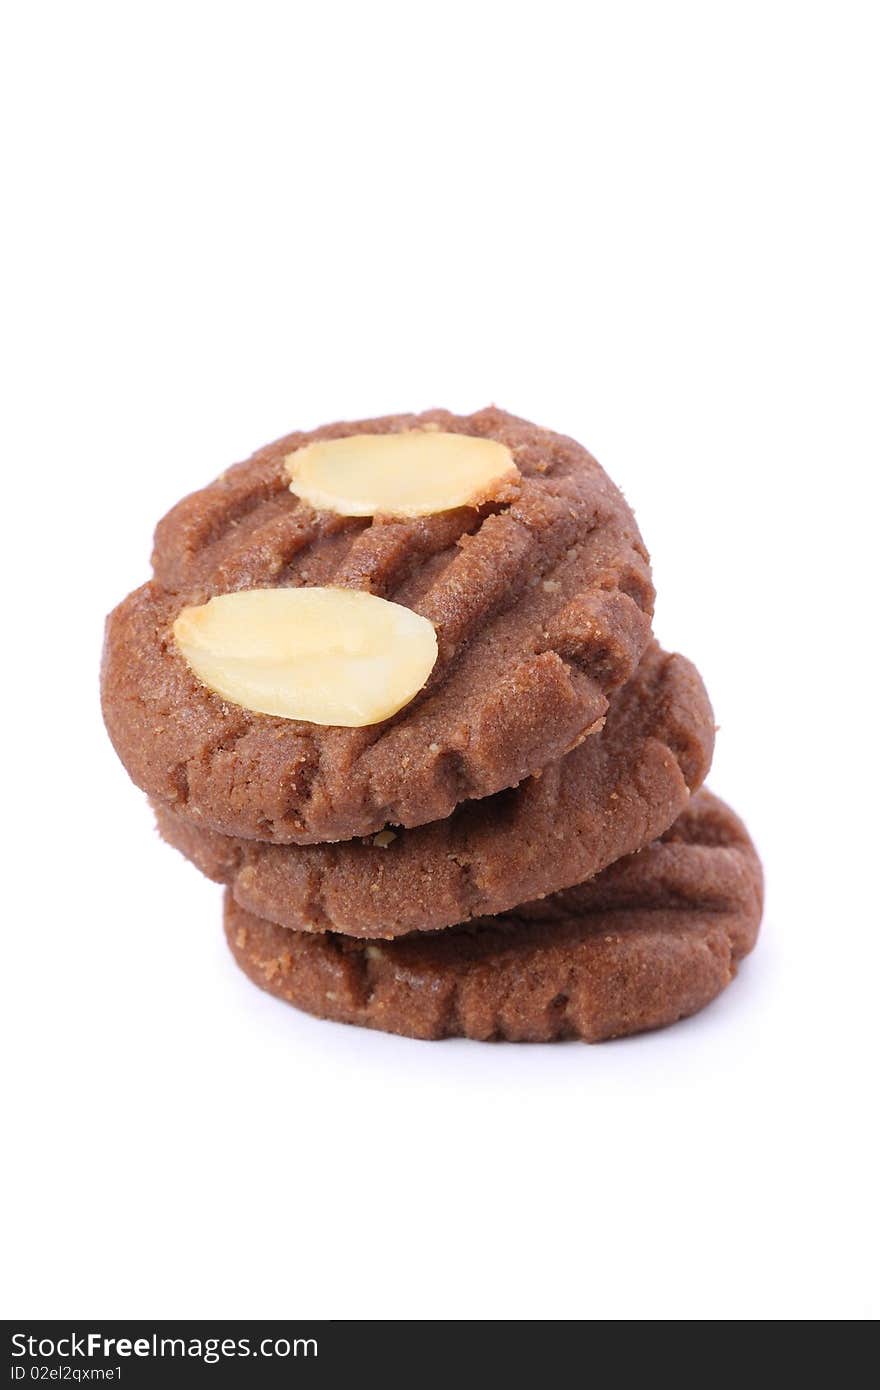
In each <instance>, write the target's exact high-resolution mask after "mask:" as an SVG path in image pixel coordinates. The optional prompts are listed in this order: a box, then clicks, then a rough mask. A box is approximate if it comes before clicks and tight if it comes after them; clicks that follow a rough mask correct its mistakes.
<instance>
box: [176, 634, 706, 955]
mask: <svg viewBox="0 0 880 1390" xmlns="http://www.w3.org/2000/svg"><path fill="white" fill-rule="evenodd" d="M713 743H714V722H713V716H712V710H711V706H710V704H709V700H708V697H707V695H706V691H705V689H704V687H703V683H702V681H701V680H700V677H699V674H698V673H697V671H696V670H695V668H694V667H693V666H692V665H691V663H690V662H689V661H686V660H685V659H684V657H681V656H669V655H667V654H666V653H664V652H663V651H661V649H660V648H659V647H658V646H657V645H656V643H652V644H651V646H650V647H649V648H648V650H647V652H646V653H645V655H644V656H643V657H642V660H641V662H640V664H639V668H638V670H637V672H636V674H635V675H634V676H633V678H632V679H631V680H630V681H629V682H628V683H627V684H626V685H625V686H624V687H623V688H622V689H621V690H619V691H618V692H617V694H616V695H615V696H614V697H613V699H612V702H611V708H610V710H609V714H608V718H607V721H606V723H605V726H604V728H603V729H602V731H601V732H600V733H597V734H594V735H593V736H592V737H590V738H588V739H586V740H585V741H584V742H583V743H582V744H581V745H580V747H578V748H577V749H575V750H574V752H572V753H569V754H568V755H567V756H566V757H565V758H563V759H561V760H560V761H559V762H557V763H554V764H553V765H551V766H550V767H548V768H546V769H545V770H544V772H543V773H542V774H541V776H540V777H534V778H531V779H529V780H528V781H527V782H523V783H521V784H520V786H518V787H516V788H514V789H511V790H509V791H505V792H500V793H498V794H496V795H495V796H493V797H490V798H488V799H486V800H483V801H476V802H470V803H468V804H466V805H463V806H460V807H459V808H458V810H457V811H455V812H454V814H453V815H451V816H450V817H448V818H447V819H446V820H444V821H438V822H435V823H433V824H431V825H424V826H420V827H418V828H416V829H412V830H404V831H399V832H397V833H396V834H394V835H392V834H391V833H390V832H385V833H383V834H380V835H379V836H377V837H371V839H369V840H367V841H349V842H348V843H345V844H339V845H309V846H299V845H284V846H282V845H266V844H261V843H259V842H257V841H246V840H234V839H231V838H229V837H227V836H223V835H218V834H216V833H212V832H210V831H205V830H201V829H199V828H198V827H196V826H194V825H193V824H192V822H191V821H190V820H189V819H187V818H186V817H184V816H182V815H180V814H178V813H175V812H173V811H171V810H169V809H168V808H164V807H161V806H159V807H157V808H156V809H157V818H158V823H159V829H160V831H161V833H162V835H163V836H164V837H165V839H167V840H169V841H170V842H171V843H172V844H173V845H175V846H176V847H177V848H178V849H179V850H181V851H182V852H183V853H184V854H185V855H187V856H188V858H190V859H192V860H193V861H194V862H195V863H196V864H197V865H198V867H199V868H200V869H201V870H202V871H203V873H206V874H207V875H208V877H209V878H214V879H217V880H219V881H221V882H224V883H228V884H229V885H230V886H231V889H232V893H233V896H234V898H235V900H236V902H237V903H238V904H239V906H240V907H242V908H245V909H247V910H248V911H250V912H255V913H257V915H258V916H261V917H265V918H268V919H269V920H271V921H274V922H277V923H280V924H281V925H283V926H285V927H290V928H292V929H294V930H299V931H303V930H305V931H336V932H344V933H348V934H350V935H353V936H363V937H385V938H389V937H394V936H400V935H403V934H405V933H407V932H412V931H427V930H431V929H436V928H440V927H447V926H450V925H452V924H455V923H459V922H464V921H466V920H468V919H469V918H473V917H483V916H486V915H487V914H494V913H498V912H505V911H507V910H508V909H509V908H514V907H516V906H517V905H518V904H519V903H523V902H526V901H528V900H529V899H531V898H535V897H538V896H539V895H542V894H547V893H551V892H555V891H557V890H558V889H561V888H566V887H568V886H569V885H570V884H573V883H580V882H582V881H583V880H584V879H587V878H591V877H592V876H593V875H594V874H596V873H598V872H599V871H600V870H601V869H604V868H605V866H606V865H608V864H610V863H612V862H613V861H614V860H615V859H619V858H620V856H621V855H624V854H629V853H631V852H633V851H634V850H637V849H639V848H641V846H642V845H645V844H647V843H649V842H650V841H651V840H653V839H655V838H656V836H658V835H661V834H662V833H663V832H664V831H665V830H666V829H667V827H668V826H669V825H671V824H672V822H673V821H674V820H675V818H676V816H677V815H678V814H679V813H680V812H681V811H682V810H683V809H684V807H685V806H686V805H687V802H688V797H689V794H690V791H692V790H694V789H695V788H696V787H698V786H699V785H700V783H701V782H702V781H703V778H704V777H705V775H706V773H707V771H708V769H709V764H710V761H711V757H712V748H713Z"/></svg>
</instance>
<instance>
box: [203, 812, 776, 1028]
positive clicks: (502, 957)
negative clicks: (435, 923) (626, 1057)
mask: <svg viewBox="0 0 880 1390" xmlns="http://www.w3.org/2000/svg"><path fill="white" fill-rule="evenodd" d="M762 898H763V884H762V873H761V865H760V861H759V859H758V856H757V854H756V852H755V849H754V846H753V845H752V842H751V840H750V839H749V836H748V833H747V831H746V829H745V827H744V825H743V824H742V822H741V821H740V820H739V818H738V817H737V816H736V815H734V813H733V812H732V811H731V810H730V809H729V808H728V807H727V806H725V805H724V803H723V802H721V801H719V800H718V798H717V797H714V796H712V795H711V794H710V793H708V792H705V791H704V792H700V793H698V794H697V795H696V796H695V797H694V798H693V799H692V801H691V802H690V805H689V806H688V808H687V810H686V811H685V812H684V813H683V814H682V815H681V816H680V817H679V819H678V820H677V821H676V822H675V823H674V825H673V826H672V827H671V829H670V830H669V831H667V833H666V834H665V835H664V836H663V837H662V838H661V839H660V840H658V841H655V842H654V843H652V844H651V845H649V846H648V847H647V848H645V849H643V850H641V851H640V852H639V853H637V854H634V855H631V856H629V857H628V858H626V859H622V860H619V861H618V862H617V863H616V864H613V865H612V866H611V867H610V868H608V869H606V870H605V871H604V873H602V874H600V875H599V877H598V878H596V879H594V880H593V881H592V882H591V883H588V884H583V885H581V886H580V887H578V888H576V889H574V890H572V891H571V892H569V893H563V894H560V895H558V896H557V897H553V898H547V899H544V900H543V901H542V902H539V903H533V904H529V905H528V906H526V907H523V908H520V909H518V910H517V911H516V912H514V913H511V914H507V915H505V916H503V917H494V918H489V919H483V920H481V921H479V922H473V923H471V924H469V925H468V926H466V927H454V928H451V929H450V930H448V931H441V932H434V933H425V934H420V933H418V934H415V935H412V936H408V937H403V938H401V939H399V940H396V941H392V942H384V943H383V944H382V945H378V944H376V943H369V942H363V941H356V940H354V939H352V938H351V937H347V936H339V935H335V934H323V935H321V934H319V935H315V934H310V933H306V932H294V931H290V930H288V929H287V928H284V927H280V926H277V925H275V924H273V923H271V922H267V921H266V920H265V919H263V918H260V917H257V916H254V915H253V914H251V913H248V912H246V911H245V910H244V909H243V908H242V907H240V906H239V905H238V903H236V901H235V899H234V898H233V896H232V894H231V893H229V892H227V894H226V901H225V913H224V923H225V930H226V935H227V939H228V942H229V945H230V948H231V950H232V952H233V955H234V956H235V959H236V961H237V962H238V964H239V965H240V966H241V968H242V969H243V970H244V971H245V973H246V974H247V975H249V976H250V978H251V979H252V980H253V981H254V982H255V983H256V984H258V985H259V986H260V987H261V988H262V989H265V990H268V991H269V993H271V994H275V995H277V996H278V997H279V998H281V999H284V1000H286V1001H288V1002H289V1003H291V1004H294V1005H296V1006H297V1007H298V1008H300V1009H304V1010H306V1011H307V1012H308V1013H312V1014H316V1015H318V1016H319V1017H321V1018H330V1019H336V1020H338V1021H340V1022H343V1023H354V1024H359V1025H361V1026H362V1027H367V1028H378V1029H382V1030H384V1031H386V1032H391V1033H399V1034H403V1035H405V1036H408V1037H414V1038H425V1039H437V1038H448V1037H467V1038H474V1039H478V1040H490V1039H507V1040H509V1041H513V1042H550V1041H554V1040H557V1039H565V1038H581V1039H583V1040H584V1041H586V1042H598V1041H601V1040H603V1039H607V1038H613V1037H621V1036H623V1035H625V1034H629V1033H638V1032H643V1031H645V1030H646V1029H650V1028H659V1027H663V1026H664V1025H666V1024H669V1023H674V1022H675V1021H676V1020H677V1019H680V1018H684V1017H686V1016H688V1015H690V1014H693V1013H696V1012H697V1010H699V1009H701V1008H703V1007H704V1006H705V1005H706V1004H708V1003H709V1002H710V1001H711V1000H712V999H713V998H715V996H716V995H717V994H719V993H720V992H721V990H723V989H724V987H725V986H726V985H727V984H728V983H729V982H730V980H731V979H732V978H733V977H734V975H735V974H736V970H737V964H738V962H739V961H740V960H741V959H742V957H743V956H745V955H746V954H747V953H748V952H749V951H750V950H751V949H752V947H753V945H754V943H755V940H756V937H757V934H758V928H759V925H760V919H761V910H762Z"/></svg>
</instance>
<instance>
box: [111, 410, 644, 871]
mask: <svg viewBox="0 0 880 1390" xmlns="http://www.w3.org/2000/svg"><path fill="white" fill-rule="evenodd" d="M409 431H425V432H431V431H440V432H442V433H443V434H444V435H447V434H448V435H459V436H461V435H466V436H475V437H479V438H481V439H483V440H493V441H497V442H498V443H499V444H501V445H503V446H504V447H505V449H506V450H509V452H510V455H511V456H512V458H513V460H514V462H515V465H516V468H515V469H514V475H513V476H512V477H511V476H509V475H505V477H504V478H503V479H502V480H501V482H500V483H499V484H498V487H497V488H496V489H495V491H494V493H493V494H492V495H491V496H488V497H487V494H486V490H485V489H484V490H483V491H481V492H480V493H479V494H475V499H477V500H475V504H474V505H472V506H459V507H456V508H454V509H453V510H448V511H441V512H437V513H435V514H433V515H422V516H417V517H409V518H406V517H404V518H401V517H396V518H395V517H392V516H389V515H387V514H386V515H375V516H372V517H370V516H364V515H360V516H351V515H345V516H343V515H339V514H337V513H336V512H335V511H330V510H316V509H315V508H314V507H312V506H310V505H308V504H306V503H305V502H304V501H303V500H301V499H300V498H299V497H298V496H295V495H294V494H293V493H292V491H291V486H292V484H291V473H290V469H289V464H288V463H287V462H286V460H288V459H289V456H290V455H291V453H295V452H296V451H298V450H301V449H303V447H304V446H306V445H308V444H310V443H313V442H314V441H316V440H327V439H339V438H342V437H347V436H351V435H353V434H361V435H376V434H398V433H405V432H409ZM516 470H518V473H517V472H516ZM489 491H490V492H491V491H492V490H491V489H490V490H489ZM319 495H320V494H319ZM154 566H155V581H154V582H152V583H150V584H147V585H145V586H144V587H143V588H141V589H139V590H137V591H136V592H135V593H134V594H132V595H130V596H129V597H128V598H127V599H126V600H125V601H124V602H123V603H122V604H121V605H120V606H119V608H117V609H116V610H115V612H114V613H112V614H111V616H110V618H109V619H108V626H107V637H106V643H105V653H104V664H103V678H102V693H103V706H104V714H105V719H106V722H107V727H108V730H109V732H110V736H111V738H112V740H113V742H114V745H115V747H116V749H117V752H118V753H119V756H120V757H121V759H122V761H123V762H124V764H125V766H126V767H127V769H128V771H129V773H130V774H131V776H132V778H133V779H134V781H135V782H137V784H138V785H139V786H141V787H142V788H144V790H146V791H147V792H148V793H149V794H150V795H151V796H152V797H154V798H156V799H157V800H158V801H160V802H163V803H164V804H165V805H167V806H168V807H172V808H175V809H177V810H179V811H181V812H183V813H184V814H186V815H187V816H189V817H190V818H191V819H193V820H195V821H196V822H198V823H199V824H201V825H204V826H207V827H210V828H213V829H215V830H219V831H222V832H224V833H227V834H234V835H238V836H241V837H245V838H256V839H259V840H265V841H270V842H274V843H277V844H291V843H296V844H311V843H315V842H319V841H327V840H342V839H350V838H351V837H353V836H356V835H365V834H368V833H372V832H375V831H379V830H381V829H382V828H383V827H384V826H385V825H387V824H389V823H390V824H393V825H403V826H408V827H411V826H417V825H422V824H424V823H426V822H430V821H436V820H440V819H442V818H443V817H446V816H448V815H449V814H450V813H451V812H452V811H453V810H454V809H455V807H456V806H457V805H458V804H459V803H460V802H463V801H466V800H470V799H472V798H481V797H486V796H488V795H490V794H492V793H495V792H498V791H500V790H502V789H504V788H507V787H511V786H515V785H517V784H518V783H520V782H521V781H522V780H523V779H524V778H526V777H528V776H530V775H533V774H535V773H537V772H540V771H541V770H542V769H543V768H545V767H546V766H547V765H548V764H549V763H551V762H552V761H554V760H555V759H558V758H560V757H561V756H562V755H563V754H564V753H565V752H566V751H567V750H568V749H570V748H571V747H572V746H573V745H575V744H576V743H577V741H578V740H579V739H580V738H582V737H583V736H584V735H585V734H588V733H590V732H591V731H592V730H595V729H597V728H598V727H599V726H600V723H601V720H602V718H603V716H604V715H605V713H606V710H607V707H608V698H609V695H610V694H611V693H612V692H613V691H614V690H615V689H617V688H618V687H620V686H621V685H622V684H623V683H624V682H625V681H626V680H627V679H628V678H629V676H630V675H631V674H632V672H633V670H634V669H635V666H636V664H637V662H638V660H639V657H640V656H641V654H642V652H643V651H644V649H645V646H646V644H647V642H648V640H649V637H650V620H651V614H652V608H653V598H654V592H653V587H652V584H651V579H650V571H649V565H648V557H647V553H646V551H645V548H644V545H643V543H642V540H641V537H640V536H639V532H638V529H637V527H636V524H635V521H634V519H633V516H632V513H631V512H630V510H629V508H628V507H627V505H626V503H625V502H624V500H623V498H622V497H621V495H620V493H619V492H618V491H617V489H616V488H615V487H614V485H613V484H612V483H611V482H610V480H609V479H608V477H607V476H606V475H605V473H604V472H603V471H602V469H601V468H600V467H599V465H598V464H597V463H596V461H595V460H594V459H593V458H592V457H591V456H590V455H589V454H588V453H587V452H586V450H584V449H582V448H581V447H580V446H579V445H578V444H576V443H574V442H573V441H572V440H570V439H566V438H564V437H562V436H560V435H557V434H552V433H550V432H549V431H547V430H543V429H539V428H538V427H537V426H535V425H531V424H528V423H527V422H525V421H522V420H518V419H515V418H514V417H513V416H510V415H507V414H505V413H504V412H503V411H500V410H495V409H489V410H484V411H480V412H479V413H477V414H475V415H470V416H455V415H450V414H448V413H446V412H445V411H437V410H435V411H429V412H427V413H426V414H424V415H400V416H389V417H387V418H385V419H379V420H369V421H365V422H363V421H362V422H352V423H346V424H338V425H331V426H328V427H326V428H324V429H321V430H317V431H315V432H314V433H312V434H295V435H290V436H288V437H287V438H285V439H282V440H280V441H278V442H277V443H276V444H273V445H270V446H269V447H268V448H266V449H263V450H261V451H260V452H259V453H257V454H256V455H254V457H253V458H252V459H250V460H248V461H247V462H245V463H242V464H239V465H237V466H236V467H234V468H231V469H230V470H229V471H228V472H227V473H225V474H224V475H223V476H222V477H221V478H219V479H218V480H217V481H216V482H215V483H212V484H211V485H210V486H209V487H207V488H205V489H204V490H203V491H201V492H197V493H195V494H193V495H192V496H191V497H188V498H186V499H185V500H184V501H183V502H181V503H180V504H179V505H178V506H177V507H175V508H174V509H173V510H172V511H171V512H170V513H169V514H168V516H166V517H165V519H164V520H163V521H162V522H160V524H159V527H158V529H157V532H156V545H155V554H154ZM303 586H306V587H315V586H320V587H328V586H329V587H333V588H339V587H341V588H346V589H357V590H363V591H366V592H368V593H370V594H374V595H376V596H378V597H379V598H383V599H391V600H393V601H394V603H396V604H399V605H403V606H404V607H407V608H409V609H411V610H413V611H414V612H415V613H417V614H419V615H421V616H422V617H423V618H425V619H427V620H429V622H430V624H432V625H433V629H434V631H435V632H436V639H437V659H436V664H435V665H434V667H433V669H432V670H431V672H430V677H429V678H428V680H427V684H426V685H425V687H424V689H422V690H421V691H420V692H419V693H418V694H416V695H415V698H412V699H410V700H409V702H408V703H406V704H405V705H404V706H403V707H402V708H400V709H399V710H398V712H396V713H394V714H393V715H392V716H391V717H389V718H386V719H384V720H383V721H382V722H381V723H376V724H371V725H369V726H368V727H362V728H349V727H340V726H339V725H335V726H322V725H321V724H317V723H307V722H304V721H303V720H301V719H284V718H278V717H276V716H275V715H273V714H261V713H255V712H254V710H253V709H249V708H246V707H244V706H243V705H241V704H233V703H230V702H229V701H228V700H226V699H223V698H221V697H220V696H219V695H217V694H215V693H214V692H213V689H209V688H208V686H207V685H205V684H202V683H201V682H200V680H199V679H197V678H196V676H195V675H194V674H193V670H192V669H190V666H189V665H188V664H187V661H186V660H184V658H183V656H182V655H181V651H180V650H179V648H178V646H177V645H176V644H175V640H174V637H173V635H172V625H173V624H174V623H175V620H176V619H178V618H179V615H180V614H181V611H182V609H183V608H185V607H186V608H188V607H189V606H191V605H202V604H204V603H205V602H206V601H207V600H209V599H211V598H213V597H215V596H218V595H223V594H228V593H231V592H237V591H241V590H253V589H266V588H268V589H277V588H297V587H303ZM432 640H433V639H432Z"/></svg>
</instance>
